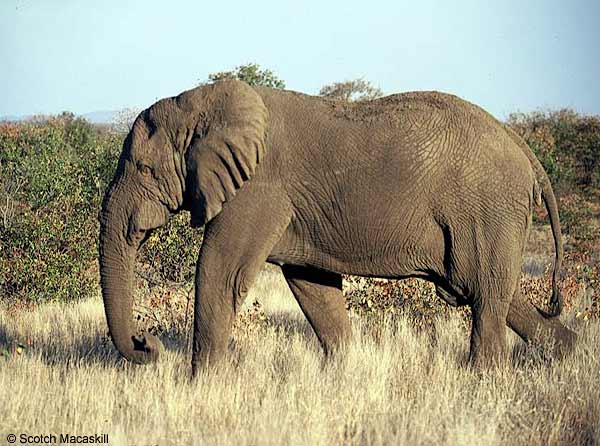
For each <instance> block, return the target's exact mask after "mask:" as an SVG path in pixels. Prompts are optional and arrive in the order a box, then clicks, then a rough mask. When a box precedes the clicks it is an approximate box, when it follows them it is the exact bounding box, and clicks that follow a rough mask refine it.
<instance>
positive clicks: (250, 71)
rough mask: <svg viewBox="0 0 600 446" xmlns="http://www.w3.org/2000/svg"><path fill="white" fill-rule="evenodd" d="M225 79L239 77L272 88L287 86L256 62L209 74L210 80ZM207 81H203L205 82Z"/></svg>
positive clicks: (250, 82)
mask: <svg viewBox="0 0 600 446" xmlns="http://www.w3.org/2000/svg"><path fill="white" fill-rule="evenodd" d="M223 79H238V80H240V81H244V82H246V83H247V84H249V85H262V86H264V87H271V88H279V89H284V88H285V82H284V81H283V80H281V79H279V78H278V77H277V76H276V75H275V73H273V72H272V71H271V70H267V69H264V70H263V69H261V68H260V65H258V64H256V63H249V64H246V65H240V66H238V67H235V68H234V69H233V70H231V71H219V72H218V73H212V74H209V75H208V82H216V81H220V80H223ZM205 83H206V82H201V85H202V84H205Z"/></svg>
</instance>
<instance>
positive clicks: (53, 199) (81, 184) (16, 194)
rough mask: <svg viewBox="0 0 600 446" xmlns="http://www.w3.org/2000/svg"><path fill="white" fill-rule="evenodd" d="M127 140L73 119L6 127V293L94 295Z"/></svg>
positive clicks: (2, 237)
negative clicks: (101, 215) (105, 216)
mask: <svg viewBox="0 0 600 446" xmlns="http://www.w3.org/2000/svg"><path fill="white" fill-rule="evenodd" d="M121 141H122V139H121V137H120V136H118V135H114V134H111V133H107V132H103V131H100V130H99V129H97V128H95V127H94V126H92V125H91V124H89V123H88V122H87V121H85V120H83V119H80V118H75V117H74V116H73V115H72V114H68V113H65V114H63V115H60V116H58V117H53V118H48V119H45V120H38V121H34V122H29V123H22V124H3V125H1V126H0V182H1V183H2V187H1V188H0V190H2V193H3V196H2V202H1V204H0V206H1V211H2V216H3V218H2V222H1V226H0V229H1V231H0V294H2V295H3V296H6V297H8V298H12V299H24V300H32V301H41V300H69V299H79V298H82V297H86V296H89V295H90V294H92V293H93V292H95V290H96V289H97V287H96V286H95V284H96V282H97V276H96V274H95V270H96V268H95V261H96V258H97V252H98V249H97V233H98V229H97V218H96V217H97V215H98V209H99V207H100V203H101V199H102V195H103V193H104V190H105V188H106V186H107V184H108V181H109V180H110V177H111V176H112V171H113V169H114V166H115V165H116V160H117V157H118V153H119V152H120V147H121Z"/></svg>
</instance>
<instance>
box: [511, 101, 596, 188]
mask: <svg viewBox="0 0 600 446" xmlns="http://www.w3.org/2000/svg"><path fill="white" fill-rule="evenodd" d="M508 124H509V125H510V126H511V127H512V128H513V129H514V130H515V131H516V132H517V133H518V134H520V135H521V136H522V137H523V138H524V139H525V141H526V142H527V143H528V144H529V146H530V147H531V148H532V149H533V151H534V152H535V154H536V155H537V157H538V158H539V159H540V161H541V162H542V164H543V166H544V168H545V169H546V172H548V175H549V177H550V180H551V181H552V184H553V185H554V186H555V188H557V189H558V190H559V191H560V192H563V191H567V190H568V191H573V190H577V189H581V190H589V189H597V188H599V187H600V116H587V115H581V114H578V113H577V112H575V111H573V110H569V109H563V110H558V111H549V112H539V111H538V112H533V113H527V114H524V113H513V114H511V115H510V116H509V118H508Z"/></svg>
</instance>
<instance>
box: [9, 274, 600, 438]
mask: <svg viewBox="0 0 600 446" xmlns="http://www.w3.org/2000/svg"><path fill="white" fill-rule="evenodd" d="M256 297H258V298H260V300H261V301H262V302H263V303H264V307H265V310H266V313H267V315H268V318H267V320H266V321H262V320H256V321H254V322H252V323H248V324H242V325H241V326H238V327H237V328H236V330H235V336H234V341H233V342H232V345H231V354H230V358H229V360H228V361H226V362H225V363H223V364H221V365H220V366H219V367H218V368H216V369H213V370H210V371H209V372H207V373H205V374H204V375H202V376H201V377H200V378H199V379H198V380H197V382H193V383H192V382H190V381H189V374H190V367H189V359H190V356H189V354H188V353H186V349H187V346H188V345H189V344H188V340H187V339H185V338H184V337H180V338H178V337H173V338H171V339H167V342H166V344H167V354H166V357H164V358H163V360H162V361H161V363H160V364H158V365H151V366H146V367H136V366H131V365H129V364H127V363H126V362H124V361H123V360H122V359H121V358H120V357H119V356H118V355H117V353H116V352H115V350H114V348H113V347H112V344H110V343H109V342H107V338H106V323H105V320H104V315H103V308H102V304H101V301H100V300H99V299H98V300H91V301H85V302H82V303H79V304H73V305H47V306H44V307H41V308H39V309H37V310H35V311H33V312H17V313H13V312H11V313H7V312H6V311H4V310H2V311H0V341H1V342H0V344H4V345H10V346H12V347H11V351H10V352H8V353H5V354H4V356H3V357H0V421H1V427H0V434H1V436H0V442H2V444H4V443H3V442H4V440H5V438H6V436H7V435H8V434H9V433H14V434H16V435H17V436H18V435H19V434H20V433H28V434H31V435H33V434H48V433H54V434H59V433H64V432H68V433H72V434H77V435H84V434H102V433H108V434H109V438H110V444H111V445H120V444H127V445H134V444H135V445H154V444H157V445H170V444H184V445H185V444H203V445H204V444H213V445H224V444H235V445H264V444H273V445H289V444H296V445H309V444H310V445H314V444H406V445H419V444H427V445H432V444H472V445H494V444H498V445H500V444H502V445H506V444H509V445H548V444H550V445H552V444H596V443H600V384H599V378H600V364H599V359H600V346H599V344H598V339H600V324H599V323H597V322H593V323H592V322H587V323H585V324H583V325H579V326H578V327H577V330H578V331H579V332H580V335H581V339H580V342H579V344H578V346H577V349H576V351H575V352H574V354H573V355H571V356H570V357H568V358H566V359H564V360H559V361H549V360H543V359H542V358H541V356H540V354H539V352H538V351H536V350H534V349H531V348H524V346H523V345H522V343H521V342H520V341H519V340H517V338H516V337H514V336H512V335H511V337H510V339H511V350H512V352H513V354H512V359H511V362H510V364H508V365H506V367H504V368H501V369H500V370H496V371H491V372H486V373H477V372H474V371H471V370H469V369H468V368H467V367H466V357H467V348H468V337H467V333H466V331H465V329H464V326H463V325H461V322H460V320H459V318H458V317H457V318H455V319H454V320H449V321H441V322H439V323H438V325H437V326H436V327H435V330H429V331H425V332H421V333H420V334H418V333H416V332H415V331H413V329H412V328H411V326H410V324H409V323H408V322H407V321H406V320H402V319H400V320H396V321H387V322H385V323H374V322H369V321H367V320H361V319H359V318H357V317H355V318H353V326H354V334H355V339H354V341H353V343H352V345H351V347H350V348H349V351H348V353H347V356H346V357H345V358H344V359H337V360H334V361H332V362H330V363H324V362H323V359H322V356H321V353H320V351H319V347H318V344H317V343H316V341H315V338H314V335H313V334H312V332H311V329H310V327H309V326H308V324H307V323H306V322H305V320H304V318H303V316H302V315H301V314H300V312H299V310H298V307H297V305H296V304H295V302H294V301H293V299H292V297H291V295H290V294H289V291H288V290H287V289H286V288H285V284H284V283H283V281H282V280H281V279H280V277H279V276H277V275H274V274H273V273H270V272H267V273H263V275H262V277H261V279H260V282H259V284H258V285H257V286H256V287H255V289H254V290H253V292H252V296H251V297H250V299H249V300H250V301H252V299H253V298H256ZM565 317H566V319H567V320H568V319H569V317H570V316H569V314H567V315H565ZM18 343H21V344H22V345H24V348H20V347H16V345H17V344H18ZM28 344H31V345H28Z"/></svg>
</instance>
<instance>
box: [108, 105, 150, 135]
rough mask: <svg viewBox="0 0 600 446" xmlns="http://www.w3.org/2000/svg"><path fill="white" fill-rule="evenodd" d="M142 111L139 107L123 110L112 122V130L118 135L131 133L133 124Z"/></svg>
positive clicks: (116, 114)
mask: <svg viewBox="0 0 600 446" xmlns="http://www.w3.org/2000/svg"><path fill="white" fill-rule="evenodd" d="M141 111H142V110H141V109H140V108H138V107H129V108H123V109H121V110H119V111H118V112H117V113H115V116H114V117H113V118H112V120H111V125H110V126H111V128H112V129H113V130H114V131H115V132H117V133H129V131H130V130H131V127H133V122H134V121H135V118H137V115H139V114H140V112H141Z"/></svg>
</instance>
